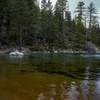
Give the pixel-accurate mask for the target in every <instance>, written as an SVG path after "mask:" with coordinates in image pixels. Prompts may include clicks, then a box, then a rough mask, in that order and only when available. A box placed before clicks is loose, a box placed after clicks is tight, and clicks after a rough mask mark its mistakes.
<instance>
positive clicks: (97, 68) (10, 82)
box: [0, 54, 100, 100]
mask: <svg viewBox="0 0 100 100" xmlns="http://www.w3.org/2000/svg"><path fill="white" fill-rule="evenodd" d="M0 100H100V58H99V56H97V55H88V56H87V55H85V56H84V55H72V54H31V55H29V56H25V57H22V58H18V57H9V56H7V55H1V56H0Z"/></svg>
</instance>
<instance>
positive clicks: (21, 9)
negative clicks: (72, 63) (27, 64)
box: [0, 0, 100, 50]
mask: <svg viewBox="0 0 100 100" xmlns="http://www.w3.org/2000/svg"><path fill="white" fill-rule="evenodd" d="M86 11H88V20H89V23H88V22H86V20H87V19H85V18H86V16H87V15H86ZM75 13H76V16H75V18H73V20H72V17H71V12H70V11H69V10H68V1H67V0H57V2H56V5H55V7H53V5H52V2H51V1H50V0H42V2H41V8H39V6H38V5H36V0H34V1H33V0H0V46H1V45H7V46H20V47H22V46H30V47H32V46H33V45H36V46H34V47H32V48H31V49H33V50H45V49H46V48H49V49H53V48H60V49H84V48H85V43H86V42H87V41H91V42H93V43H95V44H96V45H97V46H99V45H100V42H99V41H100V32H99V30H100V27H99V24H98V19H97V16H96V8H95V6H94V4H93V3H91V4H90V5H89V7H88V9H86V7H85V3H84V2H79V3H78V5H77V7H76V10H75ZM84 19H85V20H84ZM87 23H88V24H89V28H87V26H86V24H87ZM88 34H89V35H88ZM42 46H43V47H42ZM35 48H36V49H35Z"/></svg>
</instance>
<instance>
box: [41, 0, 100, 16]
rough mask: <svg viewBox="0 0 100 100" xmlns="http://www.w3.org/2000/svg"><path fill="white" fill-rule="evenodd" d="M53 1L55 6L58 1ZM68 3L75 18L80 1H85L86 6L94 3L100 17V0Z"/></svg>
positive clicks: (77, 0)
mask: <svg viewBox="0 0 100 100" xmlns="http://www.w3.org/2000/svg"><path fill="white" fill-rule="evenodd" d="M40 1H41V0H40ZM51 1H52V3H53V4H55V3H56V0H51ZM68 1H69V10H70V11H71V12H72V16H74V10H75V8H76V6H77V4H78V2H79V1H84V2H85V4H86V6H88V5H89V3H90V2H92V1H93V2H94V4H95V6H96V8H97V11H98V15H99V16H100V0H68Z"/></svg>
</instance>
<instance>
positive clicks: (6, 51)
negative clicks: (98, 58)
mask: <svg viewBox="0 0 100 100" xmlns="http://www.w3.org/2000/svg"><path fill="white" fill-rule="evenodd" d="M15 50H16V49H12V48H10V49H0V54H9V53H10V52H14V51H15ZM20 52H22V53H24V54H25V55H27V54H30V53H55V54H57V53H66V54H87V53H91V54H93V53H95V54H99V53H100V51H98V52H90V51H83V50H79V51H78V50H77V51H74V50H71V49H69V50H52V51H49V50H48V51H46V50H43V51H31V50H30V49H29V48H24V49H23V50H21V51H20Z"/></svg>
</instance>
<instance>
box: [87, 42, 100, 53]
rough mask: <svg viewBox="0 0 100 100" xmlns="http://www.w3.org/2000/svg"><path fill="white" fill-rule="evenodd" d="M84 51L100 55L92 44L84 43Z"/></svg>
mask: <svg viewBox="0 0 100 100" xmlns="http://www.w3.org/2000/svg"><path fill="white" fill-rule="evenodd" d="M86 49H87V51H88V52H89V53H100V51H99V49H98V48H97V47H96V45H95V44H93V43H92V42H87V43H86Z"/></svg>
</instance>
